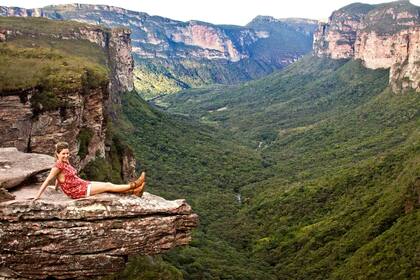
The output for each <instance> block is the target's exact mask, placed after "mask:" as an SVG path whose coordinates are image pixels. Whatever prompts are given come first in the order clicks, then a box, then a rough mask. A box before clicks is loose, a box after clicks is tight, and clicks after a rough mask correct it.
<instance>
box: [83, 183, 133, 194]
mask: <svg viewBox="0 0 420 280" xmlns="http://www.w3.org/2000/svg"><path fill="white" fill-rule="evenodd" d="M90 183H91V184H92V186H91V187H90V195H95V194H99V193H104V192H116V193H122V192H126V191H128V190H130V189H131V187H130V185H116V184H112V183H109V182H95V181H92V182H90Z"/></svg>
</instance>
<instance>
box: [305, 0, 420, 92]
mask: <svg viewBox="0 0 420 280" xmlns="http://www.w3.org/2000/svg"><path fill="white" fill-rule="evenodd" d="M313 52H314V55H317V56H327V57H331V58H333V59H341V58H354V59H360V60H362V62H363V64H364V65H365V66H366V67H368V68H372V69H376V68H390V85H391V87H392V89H393V90H394V91H395V92H400V91H406V90H409V89H414V90H415V91H417V92H420V74H419V70H420V68H419V67H420V8H419V7H417V6H414V5H412V4H410V3H409V1H397V2H392V3H387V4H380V5H367V4H360V3H356V4H352V5H349V6H346V7H344V8H342V9H340V10H338V11H335V12H334V13H333V14H332V15H331V17H330V18H329V21H328V23H322V24H320V25H319V28H318V30H317V32H315V34H314V51H313Z"/></svg>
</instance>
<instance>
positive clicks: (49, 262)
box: [0, 185, 198, 279]
mask: <svg viewBox="0 0 420 280" xmlns="http://www.w3.org/2000/svg"><path fill="white" fill-rule="evenodd" d="M38 188H39V185H38V186H35V185H32V186H25V187H20V188H18V189H16V190H13V192H12V193H13V195H15V196H16V199H15V200H12V201H6V202H1V203H0V233H1V234H0V244H1V247H0V278H2V277H3V278H4V279H22V278H24V279H25V278H28V279H45V278H46V277H49V276H50V277H54V278H56V279H68V278H72V279H87V278H88V279H91V278H94V277H99V276H105V275H108V274H110V273H113V272H117V271H119V270H121V269H123V268H124V265H125V262H126V261H127V259H128V257H129V256H132V255H153V254H157V253H161V252H163V251H166V250H169V249H171V248H173V247H175V246H180V245H186V244H188V243H189V241H190V240H191V231H192V229H193V228H194V227H196V226H197V223H198V216H197V215H196V214H194V213H193V212H192V210H191V207H190V206H189V205H188V204H187V203H186V201H185V200H183V199H179V200H173V201H168V200H165V199H163V198H161V197H158V196H155V195H152V194H149V193H147V192H146V193H144V195H143V197H141V198H139V197H137V196H133V195H119V194H111V193H104V194H99V195H95V196H92V197H89V198H83V199H77V200H73V199H70V198H68V197H66V196H65V195H64V194H63V193H62V192H61V191H56V190H55V189H54V188H53V187H52V186H49V187H48V188H47V189H46V191H45V192H44V194H43V195H42V196H41V199H39V200H36V201H34V202H33V201H31V200H30V198H31V197H34V196H35V194H36V192H37V190H38Z"/></svg>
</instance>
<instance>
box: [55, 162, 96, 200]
mask: <svg viewBox="0 0 420 280" xmlns="http://www.w3.org/2000/svg"><path fill="white" fill-rule="evenodd" d="M54 167H57V168H58V169H59V170H60V172H62V173H63V175H64V182H60V180H58V179H57V181H58V185H59V186H60V187H61V189H62V190H63V192H64V193H65V194H66V195H68V196H70V197H71V198H74V199H76V198H82V197H86V194H87V188H88V185H89V184H90V182H89V181H85V180H83V179H80V178H79V177H77V171H76V169H74V168H73V166H71V165H70V164H69V163H64V162H61V161H58V160H57V161H56V162H55V165H54Z"/></svg>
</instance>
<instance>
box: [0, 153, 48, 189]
mask: <svg viewBox="0 0 420 280" xmlns="http://www.w3.org/2000/svg"><path fill="white" fill-rule="evenodd" d="M54 162H55V159H54V158H53V157H51V156H48V155H43V154H34V153H31V154H28V153H22V152H19V151H18V150H17V149H16V148H0V187H3V188H5V189H11V188H13V187H16V186H18V185H20V184H21V183H22V182H24V181H26V180H28V178H30V177H32V176H34V175H36V174H38V173H41V172H43V171H46V170H49V169H51V167H52V166H53V165H54Z"/></svg>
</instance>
